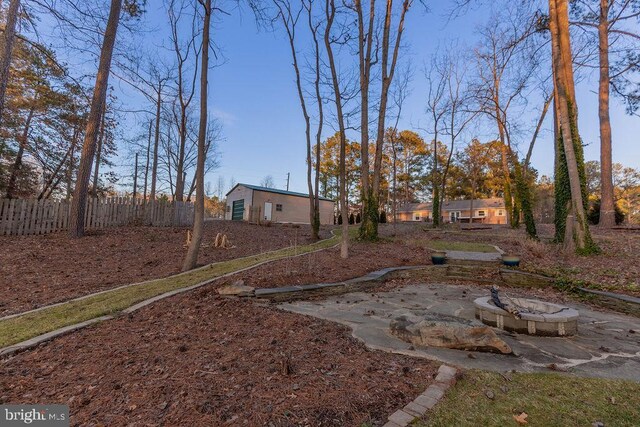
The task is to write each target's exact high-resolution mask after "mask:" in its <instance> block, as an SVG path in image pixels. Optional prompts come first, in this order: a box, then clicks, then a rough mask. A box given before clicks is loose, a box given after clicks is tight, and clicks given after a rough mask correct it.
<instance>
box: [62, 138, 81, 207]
mask: <svg viewBox="0 0 640 427" xmlns="http://www.w3.org/2000/svg"><path fill="white" fill-rule="evenodd" d="M79 136H80V129H78V128H77V127H76V128H75V129H74V130H73V137H72V138H71V147H69V165H68V166H67V176H66V178H67V195H66V197H65V200H66V201H69V200H71V193H72V191H71V183H72V181H73V169H74V163H75V161H76V159H75V157H76V145H77V144H78V137H79Z"/></svg>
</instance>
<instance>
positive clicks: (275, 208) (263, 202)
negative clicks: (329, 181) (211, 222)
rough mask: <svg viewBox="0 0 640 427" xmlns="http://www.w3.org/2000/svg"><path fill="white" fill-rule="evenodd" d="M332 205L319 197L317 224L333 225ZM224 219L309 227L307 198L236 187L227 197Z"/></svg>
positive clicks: (261, 188)
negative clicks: (318, 222) (307, 225)
mask: <svg viewBox="0 0 640 427" xmlns="http://www.w3.org/2000/svg"><path fill="white" fill-rule="evenodd" d="M334 210H335V202H334V201H333V200H331V199H327V198H325V197H320V224H322V225H328V224H333V218H334ZM225 219H228V220H235V221H249V222H261V221H271V222H279V223H292V224H309V195H308V194H304V193H296V192H293V191H285V190H279V189H276V188H267V187H259V186H257V185H250V184H236V185H235V187H233V188H232V189H231V190H230V191H229V192H228V193H227V205H226V210H225Z"/></svg>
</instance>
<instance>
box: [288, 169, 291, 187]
mask: <svg viewBox="0 0 640 427" xmlns="http://www.w3.org/2000/svg"><path fill="white" fill-rule="evenodd" d="M290 177H291V172H287V191H289V178H290Z"/></svg>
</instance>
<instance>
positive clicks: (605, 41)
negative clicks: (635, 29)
mask: <svg viewBox="0 0 640 427" xmlns="http://www.w3.org/2000/svg"><path fill="white" fill-rule="evenodd" d="M598 56H599V58H600V86H599V90H598V116H599V118H600V168H601V169H600V191H601V202H600V226H601V227H604V228H611V227H613V226H614V225H615V223H616V218H615V208H614V204H615V201H614V197H613V174H612V159H611V121H610V119H609V0H600V18H599V21H598Z"/></svg>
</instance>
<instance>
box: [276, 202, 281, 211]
mask: <svg viewBox="0 0 640 427" xmlns="http://www.w3.org/2000/svg"><path fill="white" fill-rule="evenodd" d="M276 212H282V205H281V204H276Z"/></svg>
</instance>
